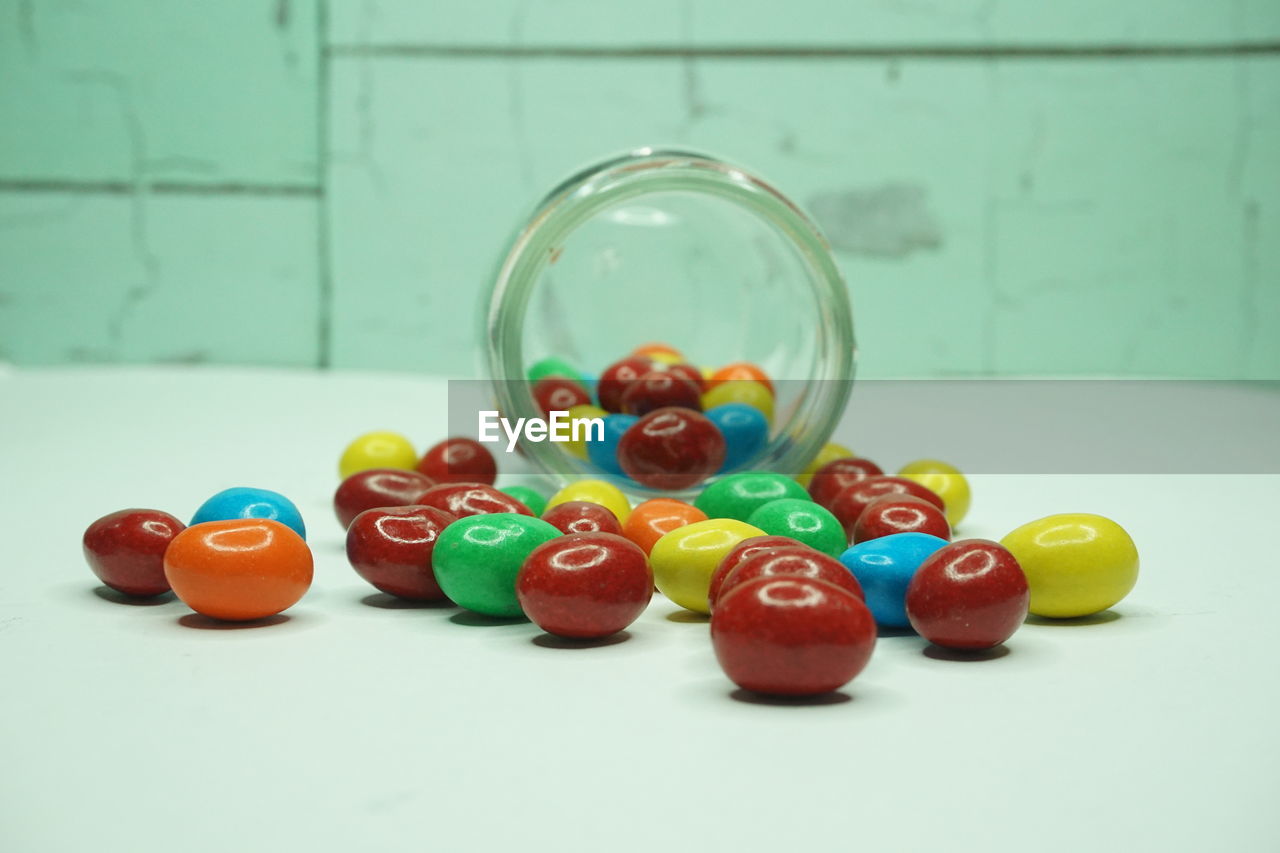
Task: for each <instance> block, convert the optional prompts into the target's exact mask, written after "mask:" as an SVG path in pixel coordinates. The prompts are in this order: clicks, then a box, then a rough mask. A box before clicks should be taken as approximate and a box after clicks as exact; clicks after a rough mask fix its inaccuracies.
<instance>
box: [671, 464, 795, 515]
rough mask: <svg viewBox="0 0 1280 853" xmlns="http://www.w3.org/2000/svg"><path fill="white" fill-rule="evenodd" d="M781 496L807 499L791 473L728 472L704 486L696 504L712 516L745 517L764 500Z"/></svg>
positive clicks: (763, 503)
mask: <svg viewBox="0 0 1280 853" xmlns="http://www.w3.org/2000/svg"><path fill="white" fill-rule="evenodd" d="M782 498H799V499H802V500H808V498H809V496H808V495H807V494H805V491H804V489H803V488H801V487H800V485H799V484H798V483H797V482H796V481H795V480H793V479H791V478H790V477H785V476H783V475H782V474H773V473H771V472H769V471H743V472H741V473H738V474H729V475H728V476H725V477H721V478H720V479H719V480H717V481H716V482H714V483H712V484H711V485H709V486H707V487H706V488H705V489H703V490H702V494H700V495H698V497H697V499H696V500H695V501H694V502H693V505H694V506H696V507H697V508H698V509H700V510H702V511H703V512H705V513H706V514H707V516H708V517H709V518H736V519H738V520H739V521H746V520H747V519H748V518H750V517H751V513H753V512H755V511H756V510H758V509H759V508H760V507H762V506H764V505H765V504H767V503H769V502H771V501H776V500H781V499H782Z"/></svg>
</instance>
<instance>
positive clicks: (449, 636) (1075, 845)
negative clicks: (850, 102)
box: [0, 368, 1280, 853]
mask: <svg viewBox="0 0 1280 853" xmlns="http://www.w3.org/2000/svg"><path fill="white" fill-rule="evenodd" d="M444 398H445V391H444V386H443V383H441V382H439V381H432V380H430V379H422V378H414V377H408V376H388V375H375V374H358V373H346V374H341V373H340V374H332V375H322V374H315V373H302V372H288V371H266V370H246V369H209V368H201V369H194V368H191V369H189V368H171V369H144V368H139V369H84V370H27V371H8V372H5V373H3V374H0V437H3V443H2V444H0V447H2V449H0V483H3V486H4V488H3V492H2V496H0V519H3V522H2V523H0V530H2V534H0V536H2V538H0V543H2V545H0V549H2V550H0V556H2V558H3V569H2V570H0V673H2V674H3V692H0V850H4V851H7V853H18V851H57V850H76V851H79V850H93V851H130V853H137V852H138V851H150V850H166V851H168V850H183V851H205V850H210V851H213V850H219V851H226V850H240V849H246V850H266V849H279V850H295V849H296V850H344V851H345V850H360V851H364V850H381V849H407V850H489V849H498V848H499V847H500V846H505V845H510V846H511V849H519V850H530V851H537V850H557V851H566V850H592V851H618V850H655V849H659V848H669V849H675V850H683V849H694V848H707V849H716V850H766V849H770V850H772V849H788V850H790V849H806V850H820V849H841V850H846V849H848V850H867V851H872V850H874V851H880V850H898V849H902V850H947V851H953V850H970V849H972V850H1049V851H1053V850H1073V851H1075V850H1157V849H1160V850H1188V851H1193V850H1194V851H1202V850H1233V851H1250V850H1275V849H1278V848H1280V812H1278V811H1277V809H1276V808H1275V798H1276V795H1277V793H1280V725H1278V724H1277V722H1276V717H1277V713H1280V712H1278V711H1277V699H1278V698H1280V693H1278V691H1277V686H1278V679H1277V671H1278V667H1277V664H1276V661H1275V657H1274V656H1275V654H1276V653H1277V649H1280V620H1277V618H1276V610H1277V602H1280V561H1278V560H1277V558H1276V552H1275V547H1274V545H1273V542H1274V539H1275V533H1276V529H1277V517H1278V515H1277V513H1278V512H1280V476H1276V475H1274V474H1272V475H1261V474H1255V475H1232V476H1227V475H1207V474H1206V475H1195V476H1192V475H1091V476H1085V475H1056V476H1044V475H1027V476H1014V475H978V474H975V475H973V477H972V484H973V490H974V508H973V511H972V513H971V516H970V520H968V521H966V522H965V523H964V525H963V526H962V529H961V531H960V533H961V535H963V536H983V537H990V538H999V537H1000V536H1002V535H1003V534H1004V533H1005V532H1007V531H1008V530H1009V529H1011V528H1013V527H1014V526H1016V525H1018V524H1020V523H1022V522H1024V521H1028V520H1031V519H1034V518H1038V517H1040V516H1043V515H1046V514H1049V513H1052V512H1066V511H1086V512H1097V513H1100V514H1103V515H1107V516H1110V517H1112V518H1114V519H1116V520H1117V521H1119V522H1120V523H1121V524H1123V525H1124V526H1125V527H1126V528H1127V529H1128V530H1129V531H1130V532H1131V534H1132V535H1133V537H1134V539H1135V541H1136V542H1137V544H1138V547H1139V551H1140V553H1141V556H1142V573H1141V577H1140V580H1139V582H1138V586H1137V588H1136V589H1135V591H1134V592H1133V593H1132V594H1131V595H1130V597H1129V598H1128V599H1126V600H1125V601H1124V602H1122V603H1121V604H1120V605H1118V606H1117V607H1116V608H1115V610H1114V614H1115V616H1116V617H1118V618H1112V619H1110V620H1109V621H1107V620H1103V621H1096V622H1094V623H1092V624H1063V625H1052V624H1027V625H1026V626H1024V628H1023V629H1022V630H1020V631H1019V632H1018V633H1017V634H1016V635H1015V636H1014V638H1013V639H1012V640H1010V642H1009V643H1008V649H1009V653H1008V654H1007V655H1004V656H1002V657H996V658H993V659H990V660H983V661H976V662H958V661H953V660H945V659H935V658H933V657H929V656H926V655H925V654H924V651H925V643H924V642H923V641H922V640H920V639H919V638H918V637H915V636H888V637H882V638H881V640H880V641H879V644H878V646H877V648H876V652H875V655H874V656H873V658H872V661H871V663H870V665H869V666H868V668H867V670H866V671H865V672H864V673H863V674H862V675H861V676H860V677H859V678H858V679H857V680H856V681H854V682H853V683H852V684H851V685H850V686H849V687H848V688H847V689H846V690H845V692H844V695H843V697H841V698H846V699H847V701H838V702H834V703H825V704H813V705H777V704H765V703H759V702H751V701H744V700H743V698H742V697H741V696H735V694H734V690H733V686H732V684H730V682H729V681H728V680H727V679H726V678H725V677H724V676H723V675H722V674H721V672H720V670H719V668H718V667H717V665H716V662H715V660H714V657H713V655H712V652H711V647H710V643H709V641H708V639H707V625H706V624H705V623H704V622H698V621H689V620H687V619H681V618H679V617H680V614H681V612H682V611H679V609H678V608H676V607H675V606H674V605H672V604H671V603H669V602H667V601H666V600H664V599H662V598H656V599H655V600H654V602H653V604H652V605H651V606H650V608H649V609H648V611H647V612H646V613H645V614H644V616H643V617H642V618H641V620H640V621H639V622H637V623H636V624H635V625H634V626H632V628H631V629H630V632H629V633H630V636H629V639H627V640H625V641H624V642H620V643H617V644H614V645H607V646H601V647H596V648H578V649H565V648H554V647H547V646H545V645H542V644H540V642H541V641H540V639H539V638H540V635H541V632H540V631H539V630H538V629H537V628H536V627H535V626H533V625H530V624H528V623H516V624H503V625H479V624H474V621H475V620H468V619H466V617H465V616H463V615H461V612H460V611H458V610H456V609H451V608H412V607H396V606H388V602H389V599H386V598H385V597H384V596H380V595H376V594H373V593H374V590H373V589H372V588H371V587H369V586H367V585H365V584H364V583H363V582H362V581H361V580H360V579H359V578H358V577H357V576H356V575H355V574H354V572H353V571H352V570H351V569H350V567H349V566H348V565H347V563H346V561H345V557H344V554H343V547H342V542H343V534H342V531H341V530H340V529H339V526H338V524H337V522H336V521H335V520H334V518H333V515H332V512H331V509H330V498H331V495H332V492H333V489H334V488H335V486H336V485H337V474H336V470H335V469H336V460H337V456H338V454H339V453H340V451H341V449H342V448H343V446H344V445H345V444H346V442H347V441H349V440H350V439H351V438H352V437H354V436H355V435H357V434H359V433H361V432H364V431H367V430H371V429H379V428H385V429H394V430H398V431H402V432H404V433H406V434H408V435H410V436H411V437H413V438H414V439H415V441H417V442H418V443H419V444H420V445H427V444H429V443H432V442H434V441H435V440H437V439H439V438H441V437H443V434H444V424H445V412H444ZM1273 411H1276V412H1280V403H1278V404H1277V406H1276V407H1275V408H1274V409H1273ZM1277 423H1280V419H1278V420H1277ZM1272 434H1273V435H1274V434H1275V433H1272ZM1206 440H1209V439H1208V438H1206ZM859 450H860V452H862V453H864V454H866V455H867V456H871V457H873V458H874V457H875V456H876V453H875V449H874V448H868V447H860V448H859ZM920 455H928V454H927V452H922V453H921V454H920ZM881 461H882V462H883V463H885V464H886V465H894V466H896V465H897V464H900V463H901V462H903V461H905V460H903V459H882V460H881ZM499 484H500V485H502V484H503V482H502V481H500V482H499ZM233 485H252V486H261V487H264V488H271V489H276V490H278V491H281V492H284V493H285V494H287V495H289V496H291V497H292V498H293V499H294V500H295V501H296V502H297V503H298V505H299V506H300V508H301V509H302V511H303V513H304V516H305V517H306V520H307V523H308V528H309V541H310V544H311V546H312V548H313V550H314V552H315V556H316V577H315V584H314V586H313V588H312V590H311V592H310V593H309V594H308V595H307V596H306V597H305V598H304V599H303V600H302V601H301V602H300V603H299V604H298V605H297V606H295V607H294V608H292V609H291V610H289V611H288V613H287V615H288V617H289V618H288V619H287V620H282V621H280V622H278V623H277V624H272V625H267V626H260V627H252V628H234V627H232V628H226V629H211V628H209V626H208V624H207V623H204V622H202V621H200V620H195V619H191V618H188V614H189V612H190V611H188V610H187V608H186V607H185V606H184V605H182V604H181V603H180V602H178V601H176V600H173V599H168V600H166V601H164V602H163V603H161V604H158V605H154V606H137V605H129V604H123V603H119V602H117V601H114V600H111V599H110V598H109V597H104V596H103V595H102V594H100V592H101V591H100V590H99V589H98V586H99V585H98V583H97V581H96V579H95V578H94V577H93V576H92V574H91V573H90V571H89V569H88V568H87V566H86V565H85V564H84V561H83V559H82V557H81V554H80V536H81V534H82V532H83V530H84V528H85V527H86V526H87V525H88V524H89V523H90V522H91V521H93V520H94V519H95V518H97V517H98V516H100V515H103V514H105V513H107V512H110V511H113V510H116V509H120V508H124V507H130V506H143V507H154V508H158V509H164V510H166V511H169V512H172V513H173V514H175V515H177V516H178V517H179V518H182V519H184V520H185V519H186V518H188V517H189V516H190V514H191V513H192V512H193V511H194V509H195V508H196V506H197V505H198V504H199V503H200V502H201V501H202V500H203V499H204V498H205V497H207V496H208V495H209V494H212V493H213V492H215V491H218V490H220V489H222V488H225V487H228V486H233Z"/></svg>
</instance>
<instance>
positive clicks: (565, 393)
mask: <svg viewBox="0 0 1280 853" xmlns="http://www.w3.org/2000/svg"><path fill="white" fill-rule="evenodd" d="M533 401H534V402H535V403H537V404H538V408H539V409H541V410H542V413H543V414H544V415H546V414H550V413H551V412H567V411H569V410H570V409H572V408H573V407H574V406H585V405H590V403H591V395H590V394H588V393H587V389H586V388H584V387H582V383H580V382H577V381H575V380H573V379H566V378H565V377H563V376H547V377H544V378H542V379H539V380H538V381H537V382H536V383H534V386H533Z"/></svg>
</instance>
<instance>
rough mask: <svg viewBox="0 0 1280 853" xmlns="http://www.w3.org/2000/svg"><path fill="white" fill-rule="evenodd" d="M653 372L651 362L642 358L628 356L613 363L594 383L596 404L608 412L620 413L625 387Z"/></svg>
mask: <svg viewBox="0 0 1280 853" xmlns="http://www.w3.org/2000/svg"><path fill="white" fill-rule="evenodd" d="M650 370H653V362H652V361H651V360H650V359H648V358H647V357H643V356H629V357H627V358H624V359H622V360H621V361H615V362H614V363H613V364H611V365H609V366H608V367H606V368H605V369H604V370H603V371H601V372H600V379H599V380H598V381H597V382H596V402H597V403H599V404H600V407H601V408H603V409H606V410H607V411H610V412H621V411H622V394H623V392H625V391H626V390H627V386H628V385H630V384H631V383H632V382H635V381H636V380H637V379H639V378H640V377H641V376H643V375H644V374H646V373H648V372H649V371H650Z"/></svg>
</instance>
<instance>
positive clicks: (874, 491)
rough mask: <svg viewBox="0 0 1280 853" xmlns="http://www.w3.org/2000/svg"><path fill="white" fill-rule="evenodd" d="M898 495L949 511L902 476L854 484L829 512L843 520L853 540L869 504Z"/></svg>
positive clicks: (927, 491)
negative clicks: (910, 496)
mask: <svg viewBox="0 0 1280 853" xmlns="http://www.w3.org/2000/svg"><path fill="white" fill-rule="evenodd" d="M894 494H897V495H912V496H913V497H917V498H921V499H923V500H926V501H928V502H929V503H931V504H933V505H934V506H936V507H937V508H938V509H945V507H944V506H943V505H942V498H940V497H938V496H937V495H935V494H934V493H933V492H931V491H929V490H928V489H926V488H925V487H924V486H922V485H920V484H919V483H916V482H913V481H911V480H904V479H903V478H902V477H889V476H884V477H868V478H867V479H865V480H863V481H862V482H860V483H854V484H853V485H852V486H849V487H848V488H846V489H843V490H841V491H840V492H839V493H838V494H836V496H835V497H834V498H832V499H831V502H830V504H828V505H827V509H829V510H831V513H832V515H834V516H835V517H836V518H838V519H840V524H841V525H843V526H844V529H845V532H846V533H847V534H848V535H849V538H850V539H851V540H852V539H853V528H854V525H855V524H857V522H858V516H860V515H862V511H863V510H865V509H866V508H867V505H868V504H870V503H871V502H872V501H873V500H875V499H876V498H878V497H881V496H883V495H894Z"/></svg>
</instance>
